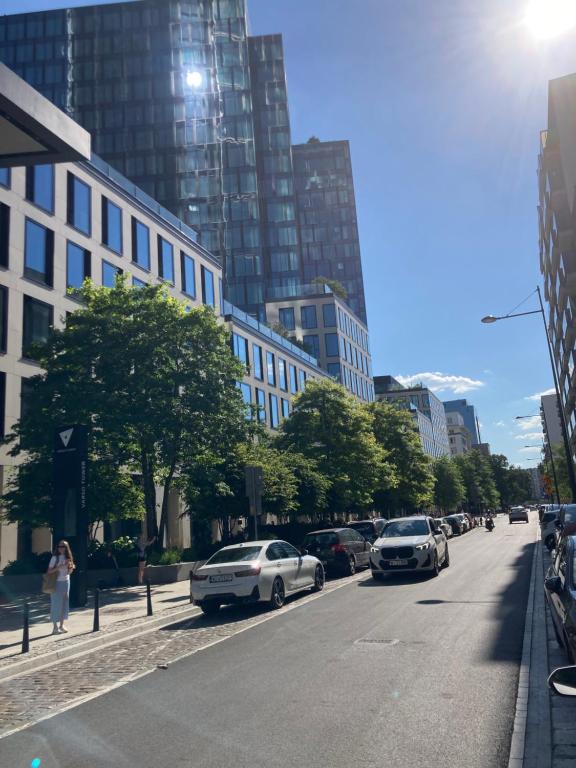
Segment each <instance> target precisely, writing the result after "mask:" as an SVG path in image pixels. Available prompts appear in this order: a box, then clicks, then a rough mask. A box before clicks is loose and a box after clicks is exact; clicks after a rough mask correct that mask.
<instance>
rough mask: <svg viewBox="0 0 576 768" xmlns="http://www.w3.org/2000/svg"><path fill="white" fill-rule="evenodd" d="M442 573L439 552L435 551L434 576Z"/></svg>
mask: <svg viewBox="0 0 576 768" xmlns="http://www.w3.org/2000/svg"><path fill="white" fill-rule="evenodd" d="M439 573H440V564H439V563H438V552H434V565H433V567H432V577H433V578H435V577H436V576H438V574H439Z"/></svg>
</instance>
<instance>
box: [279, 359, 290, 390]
mask: <svg viewBox="0 0 576 768" xmlns="http://www.w3.org/2000/svg"><path fill="white" fill-rule="evenodd" d="M278 381H279V386H280V389H283V390H284V392H288V376H287V374H286V360H283V359H282V358H281V357H279V358H278Z"/></svg>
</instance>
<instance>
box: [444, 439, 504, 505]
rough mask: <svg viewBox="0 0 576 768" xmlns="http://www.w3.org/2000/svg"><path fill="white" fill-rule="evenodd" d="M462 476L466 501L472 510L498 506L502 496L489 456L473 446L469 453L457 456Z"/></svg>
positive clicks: (456, 459) (456, 460)
mask: <svg viewBox="0 0 576 768" xmlns="http://www.w3.org/2000/svg"><path fill="white" fill-rule="evenodd" d="M454 461H455V462H456V464H457V466H458V469H459V470H460V476H461V477H462V481H463V483H464V488H465V489H466V498H465V503H466V506H467V507H468V509H469V510H470V511H478V512H479V511H481V510H482V509H483V508H486V507H488V508H493V507H497V506H498V505H499V503H500V496H499V494H498V490H497V488H496V483H495V482H494V476H493V473H492V465H491V464H490V460H489V458H488V457H487V456H484V454H482V453H481V452H480V451H479V450H477V449H475V448H473V449H472V450H471V451H468V453H464V454H462V455H460V456H455V457H454Z"/></svg>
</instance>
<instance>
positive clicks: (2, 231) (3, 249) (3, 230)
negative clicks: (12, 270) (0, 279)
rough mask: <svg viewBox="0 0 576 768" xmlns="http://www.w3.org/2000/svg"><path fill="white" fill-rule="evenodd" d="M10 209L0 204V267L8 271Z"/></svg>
mask: <svg viewBox="0 0 576 768" xmlns="http://www.w3.org/2000/svg"><path fill="white" fill-rule="evenodd" d="M9 252H10V208H9V207H8V206H7V205H4V203H0V267H4V268H5V269H8V265H9V263H10V260H9V256H8V254H9Z"/></svg>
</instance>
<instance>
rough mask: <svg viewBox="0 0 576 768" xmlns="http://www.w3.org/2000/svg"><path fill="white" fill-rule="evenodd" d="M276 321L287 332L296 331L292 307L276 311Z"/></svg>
mask: <svg viewBox="0 0 576 768" xmlns="http://www.w3.org/2000/svg"><path fill="white" fill-rule="evenodd" d="M278 319H279V321H280V324H281V325H283V326H284V328H286V330H287V331H294V330H295V329H296V320H295V319H294V307H284V308H282V309H279V310H278Z"/></svg>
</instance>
